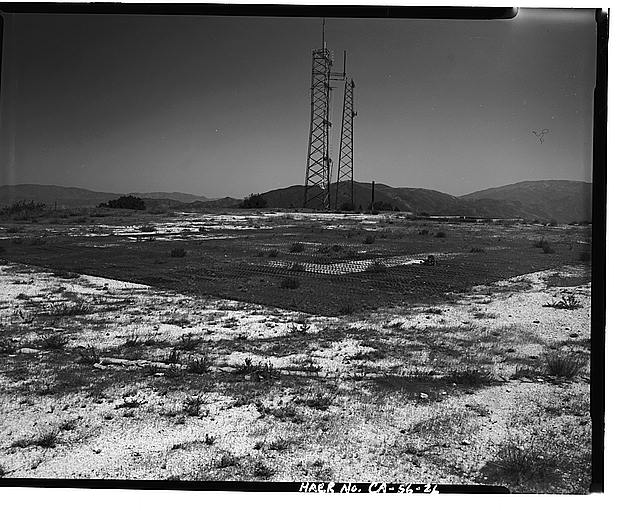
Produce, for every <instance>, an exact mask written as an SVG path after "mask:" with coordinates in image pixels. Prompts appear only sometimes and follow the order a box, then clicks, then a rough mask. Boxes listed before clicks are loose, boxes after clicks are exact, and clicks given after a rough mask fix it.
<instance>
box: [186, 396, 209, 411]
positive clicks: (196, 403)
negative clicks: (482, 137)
mask: <svg viewBox="0 0 640 511" xmlns="http://www.w3.org/2000/svg"><path fill="white" fill-rule="evenodd" d="M205 404H207V400H206V399H205V398H204V396H203V395H202V394H198V395H196V396H189V397H188V398H186V399H185V400H184V402H183V403H182V410H183V411H184V413H186V414H187V415H189V416H190V417H199V416H200V415H202V407H203V406H204V405H205Z"/></svg>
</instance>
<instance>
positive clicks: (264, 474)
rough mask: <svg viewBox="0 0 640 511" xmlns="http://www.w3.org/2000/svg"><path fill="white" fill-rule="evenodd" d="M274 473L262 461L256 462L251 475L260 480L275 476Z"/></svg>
mask: <svg viewBox="0 0 640 511" xmlns="http://www.w3.org/2000/svg"><path fill="white" fill-rule="evenodd" d="M275 473H276V471H275V470H274V469H273V468H272V467H270V466H269V465H266V464H265V463H264V462H263V461H257V462H256V464H255V465H254V467H253V475H254V476H256V477H260V478H262V479H269V478H270V477H272V476H273V475H275Z"/></svg>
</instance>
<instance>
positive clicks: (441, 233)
mask: <svg viewBox="0 0 640 511" xmlns="http://www.w3.org/2000/svg"><path fill="white" fill-rule="evenodd" d="M446 237H447V233H446V232H444V231H438V232H437V233H436V238H446Z"/></svg>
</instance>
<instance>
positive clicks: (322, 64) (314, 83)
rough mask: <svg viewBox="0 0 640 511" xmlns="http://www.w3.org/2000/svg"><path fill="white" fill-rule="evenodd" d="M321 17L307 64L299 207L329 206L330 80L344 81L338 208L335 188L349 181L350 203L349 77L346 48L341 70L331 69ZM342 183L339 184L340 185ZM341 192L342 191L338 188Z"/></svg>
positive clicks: (351, 189)
mask: <svg viewBox="0 0 640 511" xmlns="http://www.w3.org/2000/svg"><path fill="white" fill-rule="evenodd" d="M324 24H325V23H324V20H322V47H321V48H319V49H316V50H313V51H312V64H311V121H310V126H309V146H308V150H307V167H306V172H305V182H304V201H303V207H305V208H309V207H313V208H322V209H329V208H330V207H331V191H330V189H331V180H332V170H333V165H332V159H331V151H330V131H331V119H330V114H331V91H332V89H333V87H332V86H331V82H332V80H333V81H339V82H343V83H344V100H343V108H342V128H341V132H340V150H339V156H338V173H337V180H336V199H335V205H336V209H337V208H338V206H339V204H338V195H339V192H340V190H341V189H342V188H344V186H345V185H346V184H347V182H350V185H351V186H350V187H349V190H348V192H347V193H348V195H349V196H350V203H351V205H352V207H353V199H354V197H353V118H354V117H355V115H356V114H355V111H354V108H353V105H354V103H353V89H354V87H355V85H354V82H353V80H350V81H349V82H347V75H346V73H347V52H346V51H345V52H344V56H343V59H344V60H343V68H342V73H332V72H331V67H332V65H333V57H332V53H331V52H330V51H329V50H328V49H327V47H326V46H327V45H326V42H325V37H324ZM341 183H342V188H341ZM342 193H343V195H344V194H345V192H344V191H343V192H342Z"/></svg>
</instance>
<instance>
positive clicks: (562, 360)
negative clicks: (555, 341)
mask: <svg viewBox="0 0 640 511" xmlns="http://www.w3.org/2000/svg"><path fill="white" fill-rule="evenodd" d="M545 363H546V370H547V374H549V375H550V376H555V377H557V378H567V379H571V378H575V377H576V376H578V374H580V372H581V371H582V368H583V367H585V366H586V360H585V359H584V358H583V357H582V356H580V355H577V354H576V353H572V352H566V351H561V352H556V353H551V354H548V355H546V357H545Z"/></svg>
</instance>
